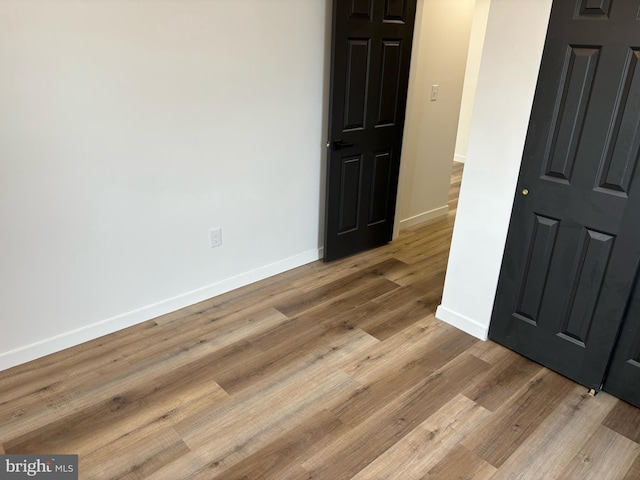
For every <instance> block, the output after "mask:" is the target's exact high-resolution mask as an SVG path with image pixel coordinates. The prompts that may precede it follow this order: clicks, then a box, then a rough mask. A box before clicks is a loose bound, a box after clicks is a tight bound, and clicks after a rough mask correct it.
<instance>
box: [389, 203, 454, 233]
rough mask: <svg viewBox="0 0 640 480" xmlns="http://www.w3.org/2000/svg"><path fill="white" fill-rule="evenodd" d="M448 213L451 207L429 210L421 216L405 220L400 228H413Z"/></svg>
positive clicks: (445, 206) (401, 222)
mask: <svg viewBox="0 0 640 480" xmlns="http://www.w3.org/2000/svg"><path fill="white" fill-rule="evenodd" d="M448 211H449V206H448V205H444V206H442V207H439V208H434V209H433V210H429V211H428V212H424V213H421V214H419V215H414V216H413V217H409V218H405V219H404V220H400V228H408V227H413V226H414V225H418V224H419V223H422V222H426V221H427V220H431V219H432V218H436V217H439V216H441V215H446V214H447V212H448Z"/></svg>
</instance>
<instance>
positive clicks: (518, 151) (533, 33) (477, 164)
mask: <svg viewBox="0 0 640 480" xmlns="http://www.w3.org/2000/svg"><path fill="white" fill-rule="evenodd" d="M550 10H551V0H492V2H491V9H490V13H489V22H488V27H487V32H486V39H485V44H484V52H483V55H482V64H481V67H480V76H479V80H478V90H477V93H476V102H475V108H474V111H473V118H472V124H471V134H470V138H469V147H468V150H467V161H466V164H465V169H464V174H463V178H462V188H461V191H460V199H459V203H458V210H457V217H456V223H455V228H454V233H453V241H452V244H451V253H450V255H449V264H448V267H447V276H446V280H445V286H444V294H443V298H442V304H441V305H440V307H438V311H437V313H436V316H437V317H438V318H439V319H441V320H444V321H446V322H448V323H451V324H452V325H455V326H457V327H459V328H461V329H463V330H465V331H467V332H468V333H470V334H472V335H475V336H477V337H479V338H483V339H484V338H486V336H487V332H488V329H489V322H490V320H491V311H492V308H493V299H494V296H495V291H496V286H497V282H498V274H499V271H500V264H501V262H502V252H503V249H504V244H505V240H506V235H507V228H508V225H509V217H510V215H511V205H512V203H513V196H514V192H515V187H516V181H517V177H518V172H519V168H520V161H521V158H522V152H523V148H524V140H525V137H526V132H527V125H528V122H529V115H530V113H531V106H532V103H533V95H534V90H535V86H536V80H537V76H538V69H539V66H540V59H541V55H542V49H543V46H544V39H545V36H546V30H547V24H548V20H549V13H550Z"/></svg>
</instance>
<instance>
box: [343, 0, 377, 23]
mask: <svg viewBox="0 0 640 480" xmlns="http://www.w3.org/2000/svg"><path fill="white" fill-rule="evenodd" d="M372 17H373V0H351V5H350V11H349V18H350V19H352V20H354V19H357V20H367V21H371V19H372Z"/></svg>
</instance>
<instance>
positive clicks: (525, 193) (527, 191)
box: [522, 188, 529, 196]
mask: <svg viewBox="0 0 640 480" xmlns="http://www.w3.org/2000/svg"><path fill="white" fill-rule="evenodd" d="M522 194H523V195H524V196H527V195H529V190H527V189H526V188H525V189H523V190H522Z"/></svg>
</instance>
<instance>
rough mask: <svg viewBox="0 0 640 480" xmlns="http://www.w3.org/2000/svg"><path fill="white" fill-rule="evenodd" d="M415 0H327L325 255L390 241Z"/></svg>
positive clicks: (335, 255)
mask: <svg viewBox="0 0 640 480" xmlns="http://www.w3.org/2000/svg"><path fill="white" fill-rule="evenodd" d="M415 12H416V0H334V5H333V43H332V62H331V63H332V65H331V103H330V106H329V143H328V150H329V151H328V165H327V190H326V209H325V212H326V218H325V241H324V259H325V261H329V260H335V259H337V258H341V257H345V256H347V255H351V254H353V253H357V252H360V251H364V250H367V249H369V248H373V247H377V246H380V245H383V244H385V243H387V242H389V241H390V240H391V237H392V234H393V221H394V215H395V205H396V193H397V189H398V175H399V171H400V148H401V146H402V133H403V128H404V116H405V109H406V100H407V88H408V83H409V65H410V61H411V44H412V40H413V28H414V19H415Z"/></svg>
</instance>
